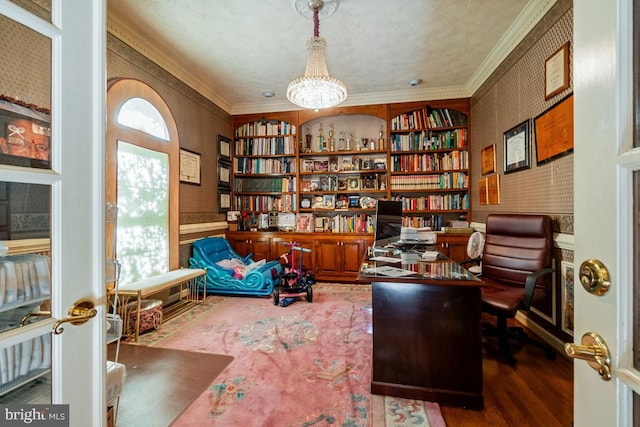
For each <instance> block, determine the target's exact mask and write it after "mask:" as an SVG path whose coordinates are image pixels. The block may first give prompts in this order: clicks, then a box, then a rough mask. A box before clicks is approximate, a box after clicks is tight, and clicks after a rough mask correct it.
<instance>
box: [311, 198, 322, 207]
mask: <svg viewBox="0 0 640 427" xmlns="http://www.w3.org/2000/svg"><path fill="white" fill-rule="evenodd" d="M311 207H312V208H313V209H324V198H323V197H322V196H315V197H314V198H313V204H312V205H311Z"/></svg>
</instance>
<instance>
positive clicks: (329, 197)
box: [322, 194, 336, 209]
mask: <svg viewBox="0 0 640 427" xmlns="http://www.w3.org/2000/svg"><path fill="white" fill-rule="evenodd" d="M322 202H323V204H324V209H335V207H336V196H335V194H325V195H324V196H322Z"/></svg>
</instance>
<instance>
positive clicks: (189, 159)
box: [180, 148, 200, 185]
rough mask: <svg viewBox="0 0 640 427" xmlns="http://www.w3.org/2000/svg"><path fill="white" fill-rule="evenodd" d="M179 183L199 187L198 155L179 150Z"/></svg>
mask: <svg viewBox="0 0 640 427" xmlns="http://www.w3.org/2000/svg"><path fill="white" fill-rule="evenodd" d="M180 181H182V182H187V183H189V184H197V185H200V154H198V153H196V152H193V151H189V150H185V149H182V148H181V149H180Z"/></svg>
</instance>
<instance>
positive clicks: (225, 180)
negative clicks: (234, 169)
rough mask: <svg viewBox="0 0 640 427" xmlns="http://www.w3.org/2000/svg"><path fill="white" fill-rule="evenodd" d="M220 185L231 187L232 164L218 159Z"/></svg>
mask: <svg viewBox="0 0 640 427" xmlns="http://www.w3.org/2000/svg"><path fill="white" fill-rule="evenodd" d="M218 186H220V187H224V188H230V187H231V164H229V163H226V162H221V161H218Z"/></svg>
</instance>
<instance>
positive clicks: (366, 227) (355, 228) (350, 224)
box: [313, 214, 375, 233]
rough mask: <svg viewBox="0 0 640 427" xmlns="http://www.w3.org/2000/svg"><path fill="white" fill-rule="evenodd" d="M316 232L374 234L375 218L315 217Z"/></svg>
mask: <svg viewBox="0 0 640 427" xmlns="http://www.w3.org/2000/svg"><path fill="white" fill-rule="evenodd" d="M314 224H315V226H314V230H313V231H316V232H329V233H373V227H374V224H375V217H374V216H373V215H367V214H354V215H343V214H339V215H332V216H314Z"/></svg>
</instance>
